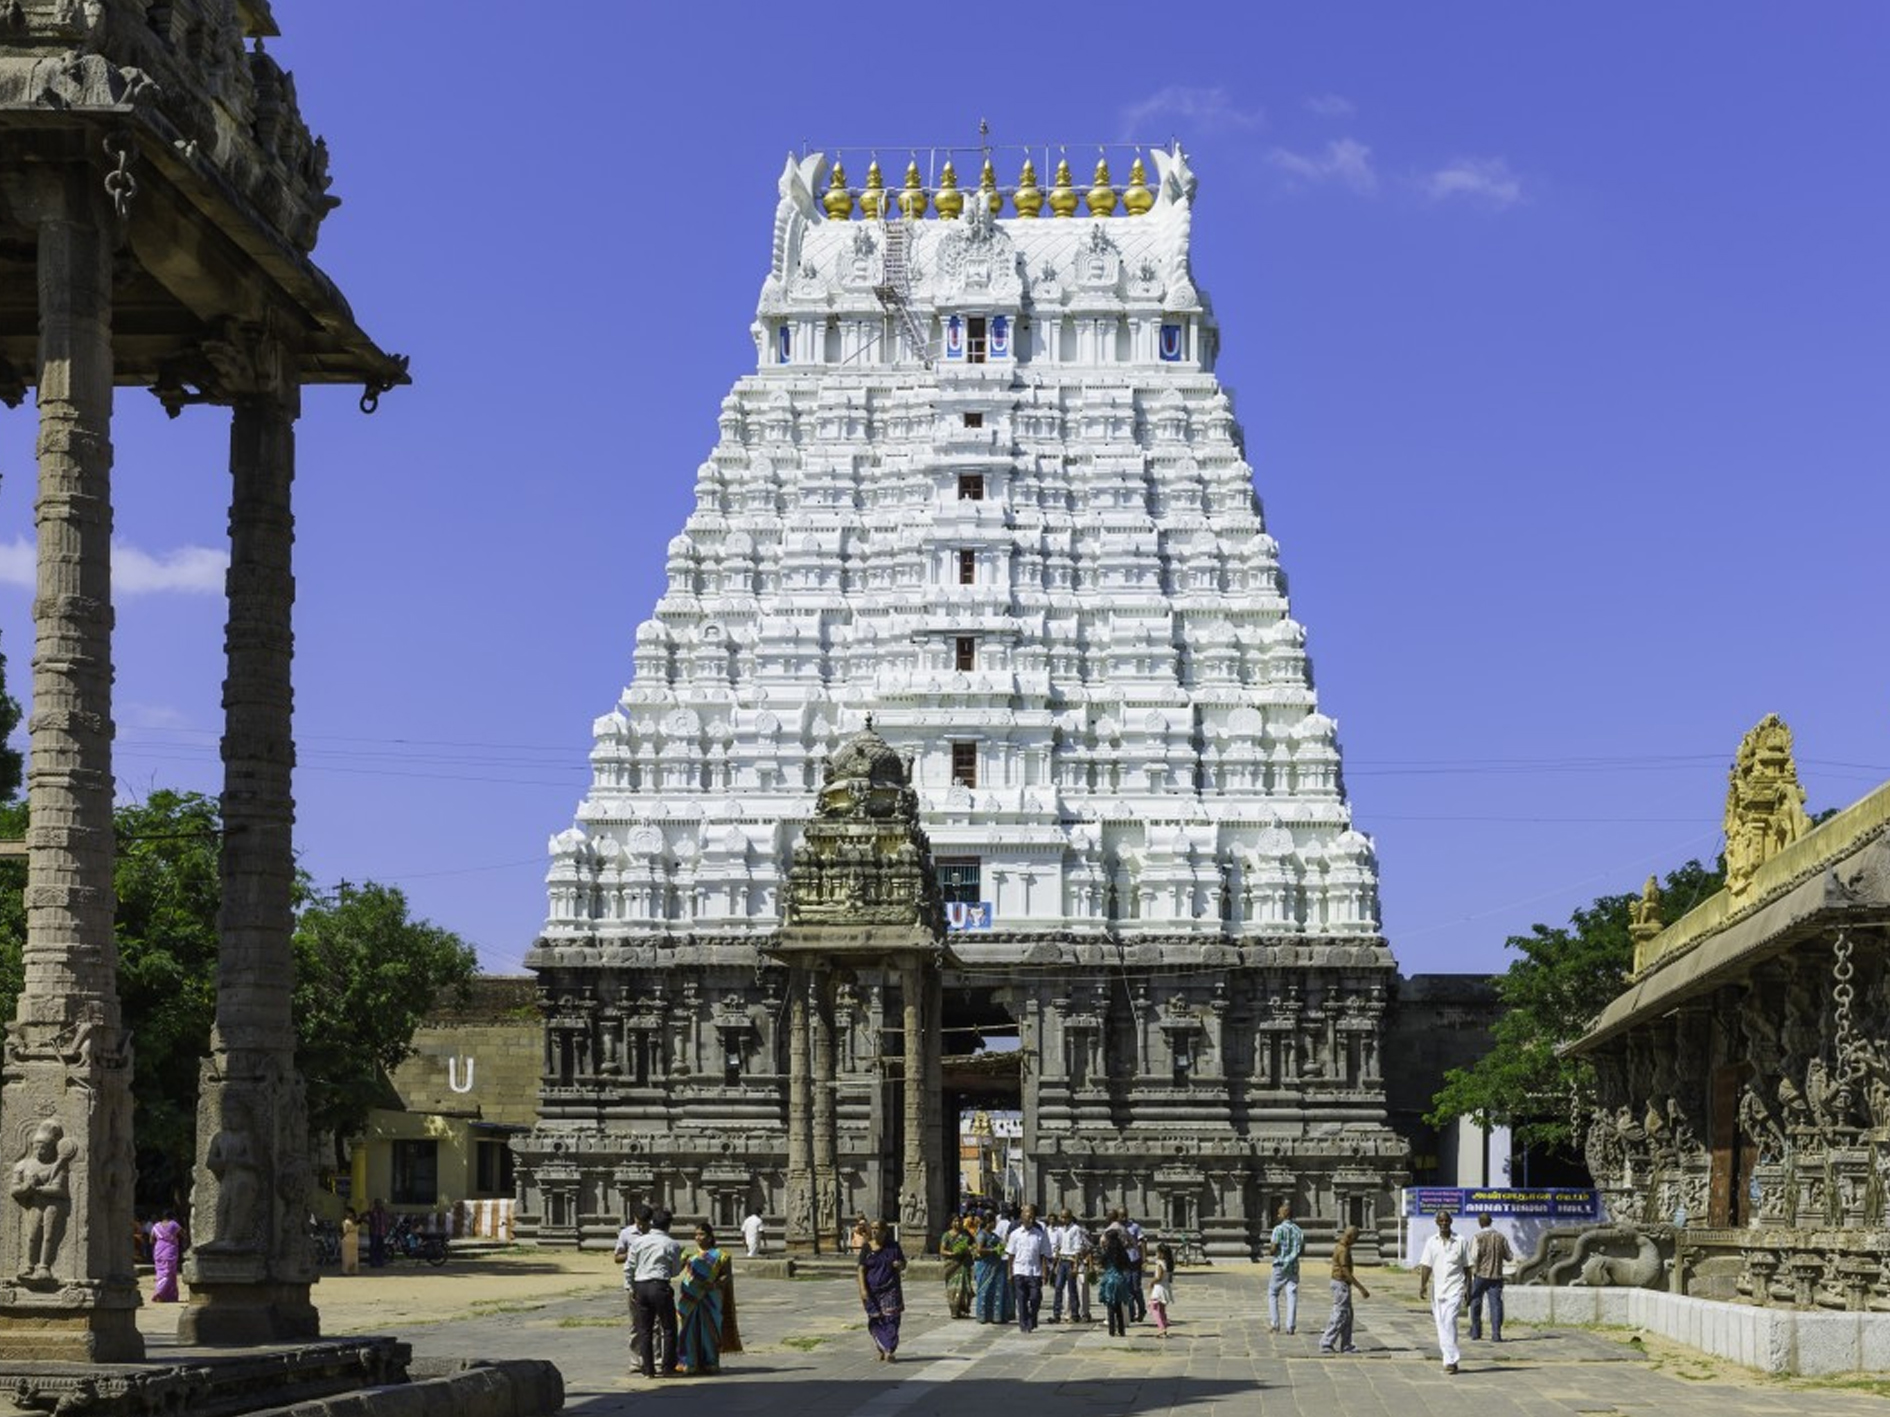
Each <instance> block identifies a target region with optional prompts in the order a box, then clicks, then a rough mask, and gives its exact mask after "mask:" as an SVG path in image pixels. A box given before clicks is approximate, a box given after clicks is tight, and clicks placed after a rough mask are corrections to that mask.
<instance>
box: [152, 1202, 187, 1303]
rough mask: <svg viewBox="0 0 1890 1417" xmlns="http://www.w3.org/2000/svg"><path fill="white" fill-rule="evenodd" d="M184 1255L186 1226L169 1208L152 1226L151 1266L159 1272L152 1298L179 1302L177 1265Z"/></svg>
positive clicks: (164, 1301)
mask: <svg viewBox="0 0 1890 1417" xmlns="http://www.w3.org/2000/svg"><path fill="white" fill-rule="evenodd" d="M183 1257H184V1227H183V1226H182V1225H180V1224H179V1223H178V1220H177V1212H176V1211H174V1210H167V1211H165V1212H164V1218H163V1219H162V1220H160V1221H159V1222H158V1223H157V1224H156V1225H153V1226H152V1227H151V1268H152V1269H153V1270H155V1271H156V1272H157V1288H156V1289H155V1290H153V1291H152V1294H151V1298H152V1299H153V1300H154V1301H156V1302H157V1303H160V1304H175V1303H176V1302H177V1266H178V1262H179V1261H180V1260H182V1259H183Z"/></svg>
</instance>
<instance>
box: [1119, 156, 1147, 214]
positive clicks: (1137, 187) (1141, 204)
mask: <svg viewBox="0 0 1890 1417" xmlns="http://www.w3.org/2000/svg"><path fill="white" fill-rule="evenodd" d="M1154 205H1155V194H1154V193H1153V192H1151V191H1150V190H1149V186H1148V169H1147V168H1146V167H1144V166H1142V154H1140V153H1137V154H1136V155H1135V161H1134V162H1132V163H1130V164H1129V185H1128V186H1127V187H1124V188H1123V189H1122V206H1123V209H1124V210H1126V211H1127V212H1128V214H1129V215H1130V216H1142V215H1144V214H1145V213H1147V211H1148V210H1149V208H1150V207H1152V206H1154Z"/></svg>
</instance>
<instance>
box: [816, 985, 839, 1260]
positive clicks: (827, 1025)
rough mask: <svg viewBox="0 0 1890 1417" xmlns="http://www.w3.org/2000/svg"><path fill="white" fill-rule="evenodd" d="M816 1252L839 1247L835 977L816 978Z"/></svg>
mask: <svg viewBox="0 0 1890 1417" xmlns="http://www.w3.org/2000/svg"><path fill="white" fill-rule="evenodd" d="M813 1002H814V1008H813V1019H812V1024H813V1053H814V1252H815V1253H816V1254H819V1253H820V1252H821V1251H822V1250H824V1249H826V1248H828V1247H829V1246H833V1247H836V1248H837V1247H838V1246H839V1244H840V1231H841V1228H842V1226H843V1224H844V1221H843V1220H842V1218H841V1215H840V1139H839V1131H838V1126H837V1123H836V1121H835V1118H834V1060H833V976H832V975H830V974H828V973H826V972H825V971H822V972H820V973H819V974H816V975H815V976H814V1001H813Z"/></svg>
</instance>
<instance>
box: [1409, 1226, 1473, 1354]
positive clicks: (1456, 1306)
mask: <svg viewBox="0 0 1890 1417" xmlns="http://www.w3.org/2000/svg"><path fill="white" fill-rule="evenodd" d="M1474 1266H1475V1261H1474V1259H1473V1257H1472V1255H1471V1252H1470V1242H1469V1241H1468V1240H1467V1239H1465V1238H1464V1237H1463V1236H1461V1235H1453V1234H1451V1233H1450V1212H1449V1211H1443V1210H1440V1211H1439V1212H1438V1213H1437V1233H1436V1234H1435V1235H1433V1236H1431V1238H1430V1239H1428V1240H1426V1241H1425V1242H1424V1253H1423V1254H1421V1255H1419V1256H1418V1262H1417V1274H1418V1298H1419V1299H1424V1298H1427V1297H1428V1298H1429V1299H1430V1301H1431V1317H1432V1318H1433V1319H1435V1320H1436V1321H1437V1346H1438V1348H1439V1349H1441V1350H1442V1352H1443V1355H1444V1371H1445V1372H1446V1373H1453V1374H1454V1373H1455V1372H1456V1371H1457V1363H1458V1360H1459V1359H1461V1358H1462V1356H1463V1354H1462V1353H1461V1352H1460V1351H1459V1350H1458V1348H1457V1316H1458V1315H1459V1314H1461V1313H1462V1312H1463V1304H1464V1299H1465V1298H1466V1297H1468V1295H1469V1293H1470V1277H1471V1272H1472V1270H1473V1268H1474Z"/></svg>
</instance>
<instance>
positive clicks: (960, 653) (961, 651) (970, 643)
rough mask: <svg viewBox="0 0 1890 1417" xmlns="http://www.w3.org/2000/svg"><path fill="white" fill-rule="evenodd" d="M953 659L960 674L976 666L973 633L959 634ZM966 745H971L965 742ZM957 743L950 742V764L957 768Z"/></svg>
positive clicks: (975, 646) (954, 768)
mask: <svg viewBox="0 0 1890 1417" xmlns="http://www.w3.org/2000/svg"><path fill="white" fill-rule="evenodd" d="M952 655H953V661H954V663H955V665H956V667H957V669H958V671H959V672H960V673H961V674H969V673H970V672H971V671H972V670H974V669H976V668H977V667H978V640H977V636H975V635H960V636H959V637H958V643H957V644H956V646H954V648H953V652H952ZM966 746H967V747H970V746H972V745H970V744H967V745H966ZM957 764H958V745H957V744H956V743H954V744H952V766H953V770H954V771H956V770H957Z"/></svg>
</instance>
